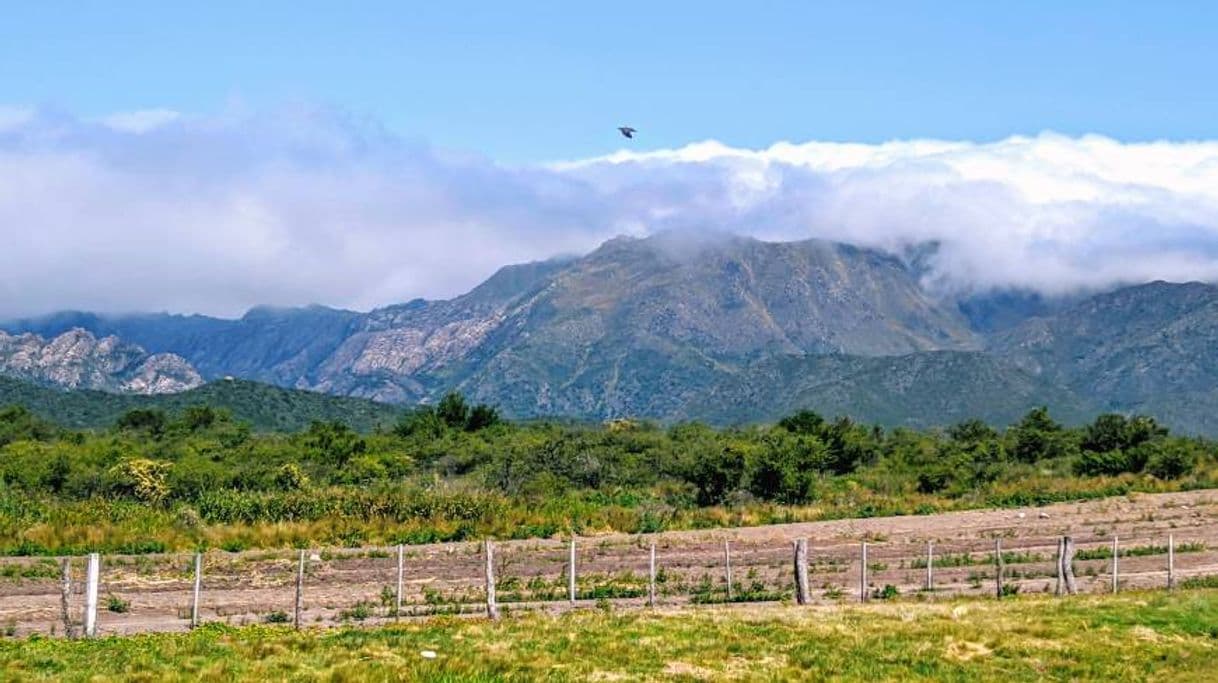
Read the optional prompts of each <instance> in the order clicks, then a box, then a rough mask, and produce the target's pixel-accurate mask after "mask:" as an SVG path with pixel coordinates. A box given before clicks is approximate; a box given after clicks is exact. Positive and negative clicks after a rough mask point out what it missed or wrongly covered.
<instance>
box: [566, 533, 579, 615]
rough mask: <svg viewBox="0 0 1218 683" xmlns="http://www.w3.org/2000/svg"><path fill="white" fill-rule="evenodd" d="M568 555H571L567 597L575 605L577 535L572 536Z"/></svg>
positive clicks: (568, 560)
mask: <svg viewBox="0 0 1218 683" xmlns="http://www.w3.org/2000/svg"><path fill="white" fill-rule="evenodd" d="M568 555H569V556H568V557H567V599H568V600H570V601H571V604H572V605H574V604H575V598H576V596H577V593H576V590H575V537H574V536H572V537H571V546H570V552H569V553H568Z"/></svg>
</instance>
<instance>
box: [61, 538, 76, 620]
mask: <svg viewBox="0 0 1218 683" xmlns="http://www.w3.org/2000/svg"><path fill="white" fill-rule="evenodd" d="M59 578H60V581H61V584H60V593H59V610H60V612H61V616H62V618H63V635H64V636H65V637H66V638H73V637H75V636H76V631H75V629H74V628H73V626H72V612H71V602H72V558H70V557H65V558H63V559H62V560H60V561H59Z"/></svg>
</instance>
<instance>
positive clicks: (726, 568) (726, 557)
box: [723, 541, 734, 602]
mask: <svg viewBox="0 0 1218 683" xmlns="http://www.w3.org/2000/svg"><path fill="white" fill-rule="evenodd" d="M723 573H724V575H725V577H726V578H727V600H728V602H731V601H732V598H733V597H734V595H733V593H732V546H731V543H730V542H729V541H724V542H723Z"/></svg>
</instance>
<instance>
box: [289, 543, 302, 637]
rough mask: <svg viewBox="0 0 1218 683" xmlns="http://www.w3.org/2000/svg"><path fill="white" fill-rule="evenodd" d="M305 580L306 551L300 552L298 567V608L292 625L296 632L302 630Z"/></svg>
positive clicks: (294, 612) (294, 613)
mask: <svg viewBox="0 0 1218 683" xmlns="http://www.w3.org/2000/svg"><path fill="white" fill-rule="evenodd" d="M304 578H305V551H304V550H303V549H301V551H300V561H299V562H298V563H297V565H296V607H295V610H294V611H293V618H292V623H293V624H294V625H295V626H296V630H300V614H301V612H303V611H304Z"/></svg>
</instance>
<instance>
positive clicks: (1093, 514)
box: [0, 490, 1218, 635]
mask: <svg viewBox="0 0 1218 683" xmlns="http://www.w3.org/2000/svg"><path fill="white" fill-rule="evenodd" d="M1169 534H1170V535H1172V536H1173V537H1174V543H1175V550H1176V552H1175V577H1176V580H1177V581H1183V580H1186V579H1188V578H1189V577H1197V576H1208V575H1211V574H1216V575H1218V491H1215V490H1205V491H1191V492H1186V493H1171V494H1157V495H1149V494H1133V495H1129V496H1124V497H1119V498H1109V499H1103V500H1097V501H1089V502H1082V503H1063V504H1057V505H1050V506H1047V507H1042V508H1023V509H1003V510H981V511H971V512H955V513H947V514H940V515H927V516H910V517H886V518H870V519H854V520H840V521H831V522H814V523H806V524H786V525H775V526H765V527H753V528H742V529H716V530H706V531H683V532H669V533H661V534H654V535H643V536H629V535H620V534H619V535H606V536H595V537H583V538H579V539H577V541H576V542H577V564H576V566H577V570H576V575H577V578H578V589H577V592H578V599H577V601H576V603H575V606H577V607H593V606H598V605H600V606H604V605H606V604H611V605H613V606H614V607H629V606H642V605H644V604H645V603H646V595H647V577H648V555H649V549H650V545H651V544H652V543H653V542H654V543H655V545H656V554H657V566H658V579H657V589H658V602H659V604H660V605H662V606H665V607H671V608H676V607H680V606H685V605H690V604H696V603H717V602H725V601H727V600H728V596H727V583H726V580H725V567H724V542H725V541H727V542H728V543H729V544H730V549H731V550H730V552H731V565H732V579H733V580H732V588H733V593H732V600H733V601H775V600H788V599H790V597H791V594H792V590H793V583H794V570H793V551H792V542H793V541H794V540H795V539H797V538H807V539H808V543H809V547H810V552H809V575H810V584H811V588H812V597H813V599H814V601H815V602H820V603H835V602H840V601H857V600H859V599H860V592H861V590H860V569H861V562H860V551H861V544H862V543H863V542H864V541H865V542H867V544H868V558H867V565H868V568H867V569H868V571H867V582H866V583H867V589H866V593H867V594H868V595H869V597H871V598H872V599H880V598H881V596H885V595H886V596H887V597H897V596H899V597H900V598H902V599H905V598H909V597H916V598H917V599H923V600H925V599H935V597H937V596H949V595H952V596H954V595H968V594H973V595H994V593H995V592H996V581H995V566H994V548H995V540H996V539H997V540H999V541H1000V542H1001V547H1002V556H1003V563H1004V579H1005V580H1004V583H1005V584H1006V585H1007V586H1008V590H1018V591H1019V592H1022V593H1028V592H1047V591H1052V590H1053V589H1054V583H1055V577H1056V573H1055V554H1056V549H1057V539H1058V538H1059V537H1061V536H1071V537H1072V538H1073V539H1074V541H1075V543H1076V545H1077V548H1078V555H1077V556H1076V561H1075V563H1074V568H1075V569H1074V571H1075V573H1076V575H1077V576H1078V583H1079V590H1080V591H1084V592H1100V591H1109V590H1111V589H1112V584H1111V567H1112V560H1111V544H1112V539H1113V536H1114V535H1115V536H1117V537H1118V538H1119V548H1120V556H1119V567H1120V575H1119V578H1120V587H1121V588H1152V587H1165V586H1166V583H1167V545H1168V536H1169ZM928 542H932V543H933V544H934V557H935V562H934V578H933V580H934V588H933V590H931V591H927V590H926V589H925V588H926V585H925V584H926V578H927V576H926V554H927V543H928ZM306 558H307V562H306V577H305V582H304V587H303V595H304V598H303V605H304V609H303V612H302V619H301V621H302V623H303V624H304V625H314V624H317V625H324V624H334V623H340V622H353V623H369V624H371V623H379V622H382V621H385V620H387V619H392V618H394V617H393V616H392V615H393V607H394V601H395V591H396V585H397V556H396V549H394V548H358V549H321V550H309V551H306ZM567 558H568V546H567V541H566V540H562V539H552V540H526V541H503V542H498V543H496V544H495V560H496V562H495V566H496V574H497V592H498V599H499V601H500V604H501V609H503V610H504V611H513V610H526V609H547V610H562V609H570V608H571V606H572V605H571V603H570V602H569V601H568V593H567ZM297 561H298V551H293V550H273V551H250V552H241V553H228V552H222V551H214V552H209V553H207V554H206V555H205V557H204V572H203V587H202V591H201V600H200V618H201V620H202V621H205V622H206V621H224V622H228V623H232V624H245V623H257V622H262V621H281V620H290V619H292V618H293V613H294V605H295V592H296V572H297ZM84 566H85V562H84V558H79V557H78V558H73V561H72V594H71V598H70V614H71V615H72V618H73V619H75V620H76V621H79V618H80V614H81V610H82V606H83V602H84V599H83V589H82V584H83V578H84ZM484 566H485V560H484V556H483V550H482V545H481V544H480V543H475V542H469V543H446V544H436V545H425V546H408V547H406V548H405V551H404V576H403V579H404V581H403V596H402V604H403V606H402V610H401V612H400V614H399V615H398V618H411V617H415V616H423V615H432V614H478V613H482V612H483V610H484V599H485V592H484V581H485V579H484V573H483V572H484ZM59 572H60V570H59V561H58V560H57V559H53V558H0V628H3V629H4V631H5V632H7V633H11V634H16V635H20V634H26V633H31V632H41V633H49V634H54V633H58V634H62V633H63V630H64V627H63V621H62V612H61V583H60V579H59ZM192 586H193V556H192V555H190V554H187V553H182V554H167V555H145V556H105V557H103V558H102V572H101V581H100V591H99V593H100V601H99V612H98V614H99V617H98V623H99V626H98V631H99V633H101V634H115V633H136V632H143V631H174V630H185V629H187V628H188V627H189V623H190V622H189V619H190V605H191V599H192ZM888 586H891V588H887V589H886V587H888Z"/></svg>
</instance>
